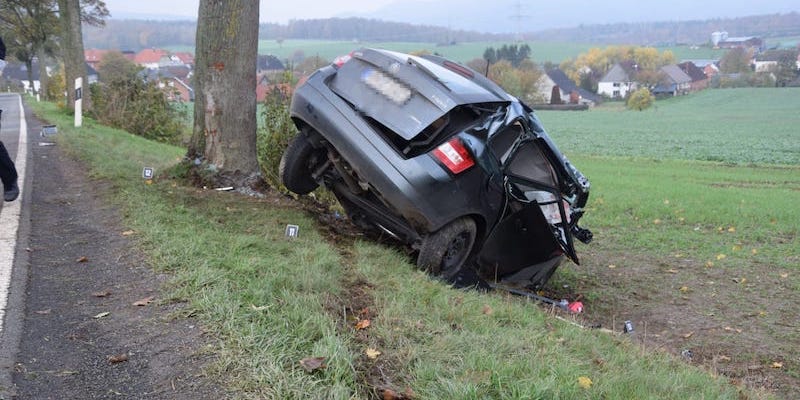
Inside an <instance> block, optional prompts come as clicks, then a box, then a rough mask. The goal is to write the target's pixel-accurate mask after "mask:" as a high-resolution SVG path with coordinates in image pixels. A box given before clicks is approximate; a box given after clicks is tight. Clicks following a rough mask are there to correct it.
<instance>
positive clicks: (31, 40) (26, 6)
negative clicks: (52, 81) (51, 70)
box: [0, 0, 58, 98]
mask: <svg viewBox="0 0 800 400" xmlns="http://www.w3.org/2000/svg"><path fill="white" fill-rule="evenodd" d="M0 22H2V25H3V26H4V27H5V29H2V32H0V34H2V35H3V36H4V37H5V42H6V44H7V46H8V52H9V53H11V54H13V55H14V56H15V57H16V58H17V59H18V60H19V61H21V62H23V63H25V66H26V67H27V70H28V80H29V81H30V82H31V85H30V87H34V86H33V58H34V57H38V58H39V61H40V62H39V76H40V78H39V83H40V85H41V88H40V93H42V94H44V97H45V98H46V97H47V71H46V68H45V63H44V60H45V58H46V57H47V56H52V55H53V54H54V53H55V48H56V44H55V41H54V36H55V35H56V33H57V32H58V31H57V27H58V22H57V15H56V10H55V3H54V2H53V1H52V0H3V1H2V2H0Z"/></svg>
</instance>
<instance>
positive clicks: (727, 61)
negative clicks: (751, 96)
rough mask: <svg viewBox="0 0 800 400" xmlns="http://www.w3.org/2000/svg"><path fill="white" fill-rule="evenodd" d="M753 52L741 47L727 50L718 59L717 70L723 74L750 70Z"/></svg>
mask: <svg viewBox="0 0 800 400" xmlns="http://www.w3.org/2000/svg"><path fill="white" fill-rule="evenodd" d="M752 59H753V52H752V51H751V50H747V49H744V48H741V47H737V48H734V49H730V50H728V52H727V53H725V55H724V56H722V58H721V59H720V60H719V71H720V72H722V73H723V74H738V73H747V72H752V67H751V63H750V62H751V60H752Z"/></svg>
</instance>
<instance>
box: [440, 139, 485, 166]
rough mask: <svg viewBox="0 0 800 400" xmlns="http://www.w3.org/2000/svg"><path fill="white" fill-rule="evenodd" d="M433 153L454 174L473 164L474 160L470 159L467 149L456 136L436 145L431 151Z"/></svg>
mask: <svg viewBox="0 0 800 400" xmlns="http://www.w3.org/2000/svg"><path fill="white" fill-rule="evenodd" d="M433 155H434V156H436V159H438V160H439V161H441V162H442V164H444V165H445V167H447V169H449V170H450V172H452V173H454V174H458V173H461V172H463V171H464V170H466V169H467V168H469V167H471V166H473V165H475V160H473V159H472V156H471V155H470V154H469V151H467V148H466V147H464V143H461V139H459V138H457V137H454V138H452V139H450V140H449V141H447V143H444V144H442V145H441V146H439V147H437V148H436V150H434V151H433Z"/></svg>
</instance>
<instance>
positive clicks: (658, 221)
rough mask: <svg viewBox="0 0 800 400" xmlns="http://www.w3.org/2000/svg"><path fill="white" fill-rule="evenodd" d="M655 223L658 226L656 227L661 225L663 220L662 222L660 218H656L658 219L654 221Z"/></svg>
mask: <svg viewBox="0 0 800 400" xmlns="http://www.w3.org/2000/svg"><path fill="white" fill-rule="evenodd" d="M653 223H654V224H656V225H658V224H660V223H661V220H660V219H658V218H656V219H654V220H653Z"/></svg>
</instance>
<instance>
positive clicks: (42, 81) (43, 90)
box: [36, 46, 50, 100]
mask: <svg viewBox="0 0 800 400" xmlns="http://www.w3.org/2000/svg"><path fill="white" fill-rule="evenodd" d="M36 57H37V58H38V59H39V95H40V96H41V98H42V100H47V85H49V84H50V79H48V76H47V63H46V62H45V61H46V59H45V58H46V57H47V55H46V54H45V51H44V47H42V46H40V48H39V49H38V50H37V51H36Z"/></svg>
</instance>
